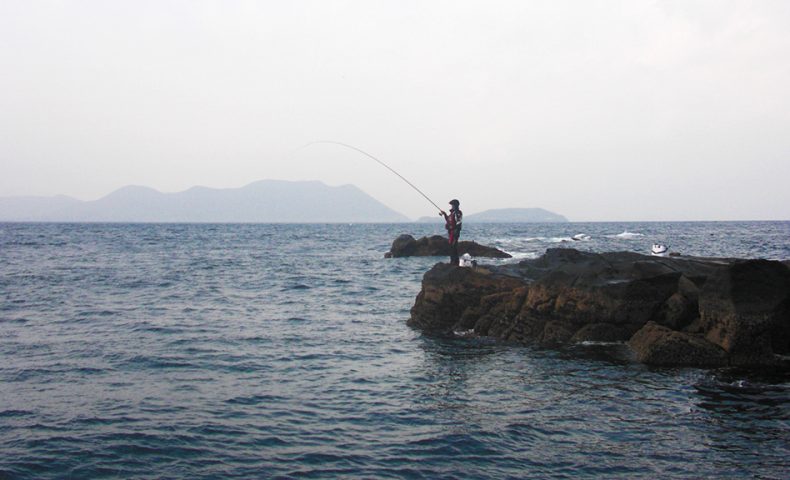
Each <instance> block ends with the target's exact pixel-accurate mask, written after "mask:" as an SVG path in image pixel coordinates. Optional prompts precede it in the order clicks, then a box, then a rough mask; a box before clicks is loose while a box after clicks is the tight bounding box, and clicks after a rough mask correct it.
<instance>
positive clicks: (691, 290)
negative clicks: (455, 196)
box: [408, 249, 790, 368]
mask: <svg viewBox="0 0 790 480" xmlns="http://www.w3.org/2000/svg"><path fill="white" fill-rule="evenodd" d="M408 323H409V325H411V326H413V327H415V328H419V329H422V330H423V331H425V332H428V333H438V334H446V333H451V332H453V331H469V330H473V331H474V333H476V334H478V335H482V336H491V337H496V338H500V339H504V340H509V341H516V342H522V343H526V342H539V343H542V344H549V345H551V344H555V345H556V344H565V343H577V342H583V341H603V342H628V345H629V346H630V347H631V349H632V350H633V351H634V353H635V356H636V359H637V360H639V361H641V362H644V363H647V364H652V365H673V366H680V365H694V366H720V365H737V366H767V365H771V366H781V367H783V368H790V357H788V355H790V268H788V265H786V264H784V263H782V262H777V261H768V260H738V259H706V258H694V257H653V256H645V255H640V254H636V253H630V252H615V253H602V254H596V253H585V252H580V251H577V250H573V249H550V250H548V251H547V252H546V254H545V255H544V256H542V257H540V258H537V259H535V260H525V261H522V262H520V263H518V264H510V265H502V266H498V267H495V266H480V267H477V268H474V269H472V268H459V267H455V266H451V265H448V264H437V265H436V266H434V267H433V268H432V269H431V270H429V271H428V272H427V273H426V274H425V276H424V277H423V281H422V290H421V291H420V293H419V295H418V296H417V299H416V301H415V304H414V307H412V310H411V318H410V319H409V322H408Z"/></svg>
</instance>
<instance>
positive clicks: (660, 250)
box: [650, 243, 669, 257]
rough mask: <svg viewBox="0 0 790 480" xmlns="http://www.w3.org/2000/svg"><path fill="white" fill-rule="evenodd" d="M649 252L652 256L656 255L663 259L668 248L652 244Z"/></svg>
mask: <svg viewBox="0 0 790 480" xmlns="http://www.w3.org/2000/svg"><path fill="white" fill-rule="evenodd" d="M650 251H651V253H652V254H653V255H658V256H661V257H663V256H665V255H666V254H667V252H668V251H669V247H667V246H666V245H663V244H660V243H654V244H653V248H651V249H650Z"/></svg>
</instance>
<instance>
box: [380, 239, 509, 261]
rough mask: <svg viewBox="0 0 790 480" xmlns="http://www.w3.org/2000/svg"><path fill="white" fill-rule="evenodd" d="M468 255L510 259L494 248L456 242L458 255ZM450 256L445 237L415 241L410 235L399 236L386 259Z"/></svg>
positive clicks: (467, 242)
mask: <svg viewBox="0 0 790 480" xmlns="http://www.w3.org/2000/svg"><path fill="white" fill-rule="evenodd" d="M464 253H468V254H469V255H471V256H473V257H488V258H510V255H509V254H507V253H505V252H503V251H502V250H499V249H497V248H494V247H487V246H485V245H480V244H479V243H475V242H470V241H460V242H458V254H459V255H463V254H464ZM449 255H450V244H449V243H448V242H447V238H446V237H442V236H440V235H433V236H431V237H422V238H421V239H419V240H416V239H415V238H414V237H412V236H411V235H406V234H404V235H400V236H398V238H396V239H395V241H394V242H392V247H390V251H389V252H387V253H386V254H385V255H384V256H385V257H386V258H397V257H444V256H449Z"/></svg>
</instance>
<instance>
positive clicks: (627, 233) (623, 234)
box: [611, 230, 645, 238]
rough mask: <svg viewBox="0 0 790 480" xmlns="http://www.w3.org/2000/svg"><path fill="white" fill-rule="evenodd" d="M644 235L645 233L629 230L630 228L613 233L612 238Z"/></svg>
mask: <svg viewBox="0 0 790 480" xmlns="http://www.w3.org/2000/svg"><path fill="white" fill-rule="evenodd" d="M644 236H645V235H644V234H643V233H636V232H629V231H628V230H624V231H623V233H618V234H617V235H612V236H611V238H639V237H644Z"/></svg>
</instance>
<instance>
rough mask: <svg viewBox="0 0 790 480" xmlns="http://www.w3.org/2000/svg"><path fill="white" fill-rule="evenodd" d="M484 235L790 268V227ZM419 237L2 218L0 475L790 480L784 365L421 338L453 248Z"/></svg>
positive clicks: (401, 227) (533, 228)
mask: <svg viewBox="0 0 790 480" xmlns="http://www.w3.org/2000/svg"><path fill="white" fill-rule="evenodd" d="M465 228H466V229H465V230H464V232H463V238H462V239H474V240H476V241H478V242H480V243H484V244H491V245H494V246H497V247H500V248H502V249H504V250H506V251H509V252H511V253H512V254H514V256H515V257H516V258H514V259H512V260H503V261H499V260H485V259H480V261H481V262H483V263H486V262H488V263H501V262H507V261H511V262H514V261H519V259H522V258H531V257H535V256H538V255H540V254H541V253H543V252H544V251H545V250H546V249H547V248H554V247H557V248H568V247H574V248H580V249H583V250H589V251H610V250H628V251H635V252H642V253H649V251H650V247H651V245H652V244H653V243H656V242H658V243H663V244H666V245H668V246H669V247H670V251H675V252H679V253H683V254H687V255H704V256H720V257H749V258H771V259H788V258H790V223H788V222H745V223H643V224H640V223H594V224H579V223H571V224H520V225H482V224H481V225H471V224H470V225H467V226H466V227H465ZM401 233H410V234H413V235H415V236H421V235H426V234H441V233H442V226H441V225H436V224H397V225H178V224H164V225H145V224H135V225H123V224H0V478H14V479H15V478H31V479H32V478H36V479H38V478H43V479H47V478H190V479H193V478H426V479H441V478H464V479H468V478H571V477H572V478H577V477H599V478H640V477H651V478H664V477H673V478H743V477H751V478H788V477H787V476H788V472H790V377H788V375H787V374H786V373H780V372H771V371H766V370H757V371H739V370H728V369H720V370H706V369H694V368H650V367H646V366H644V365H640V364H637V363H634V362H633V361H631V360H630V357H629V355H628V351H627V348H626V347H624V346H622V345H619V346H618V345H608V346H600V345H576V346H571V347H566V348H563V349H559V350H552V349H544V348H541V347H539V346H536V345H514V344H508V343H502V342H497V341H494V340H491V339H486V338H477V339H475V338H432V337H429V336H424V335H422V334H421V333H420V332H419V331H415V330H412V329H410V328H409V327H407V326H406V320H407V319H408V317H409V309H410V307H411V306H412V305H413V302H414V297H415V296H416V294H417V293H418V292H419V289H420V280H421V277H422V275H423V273H424V272H425V271H426V270H428V269H429V268H430V267H431V266H432V265H433V264H434V263H436V262H437V261H446V259H443V258H399V259H385V258H384V253H385V252H386V251H387V250H388V248H389V245H390V243H391V242H392V240H393V239H394V238H395V237H396V236H397V235H399V234H401ZM579 233H583V234H586V235H589V240H584V241H573V240H572V239H571V238H572V236H573V235H576V234H579ZM585 238H586V237H585Z"/></svg>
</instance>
